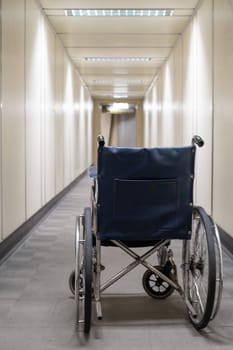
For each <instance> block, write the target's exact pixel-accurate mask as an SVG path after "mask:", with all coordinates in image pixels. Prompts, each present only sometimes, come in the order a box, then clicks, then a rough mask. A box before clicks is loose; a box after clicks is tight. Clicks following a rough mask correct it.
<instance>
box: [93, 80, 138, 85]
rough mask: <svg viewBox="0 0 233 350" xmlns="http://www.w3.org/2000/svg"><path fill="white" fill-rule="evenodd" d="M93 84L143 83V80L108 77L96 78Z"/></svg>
mask: <svg viewBox="0 0 233 350" xmlns="http://www.w3.org/2000/svg"><path fill="white" fill-rule="evenodd" d="M93 83H94V84H98V85H102V84H103V85H109V84H111V85H112V84H114V85H125V84H143V83H144V82H143V80H141V79H125V80H108V79H106V80H105V79H96V80H93Z"/></svg>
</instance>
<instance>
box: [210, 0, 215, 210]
mask: <svg viewBox="0 0 233 350" xmlns="http://www.w3.org/2000/svg"><path fill="white" fill-rule="evenodd" d="M214 8H215V1H214V0H212V115H211V117H212V145H211V147H212V152H211V208H210V210H211V216H213V215H214V126H215V125H214V121H215V120H214V94H215V89H214V81H215V75H214V65H215V59H214V50H215V45H214V38H215V35H214V34H215V33H214V31H215V27H214V23H215V21H214Z"/></svg>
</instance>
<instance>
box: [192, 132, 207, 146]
mask: <svg viewBox="0 0 233 350" xmlns="http://www.w3.org/2000/svg"><path fill="white" fill-rule="evenodd" d="M192 144H193V145H195V144H196V145H197V146H198V147H203V146H204V144H205V143H204V140H203V139H202V138H201V137H200V136H198V135H194V136H193V138H192Z"/></svg>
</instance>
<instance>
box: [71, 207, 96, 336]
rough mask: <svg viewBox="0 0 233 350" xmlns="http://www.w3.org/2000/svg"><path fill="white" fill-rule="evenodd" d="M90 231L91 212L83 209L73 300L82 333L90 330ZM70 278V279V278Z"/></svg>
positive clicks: (77, 231) (88, 209)
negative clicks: (81, 325)
mask: <svg viewBox="0 0 233 350" xmlns="http://www.w3.org/2000/svg"><path fill="white" fill-rule="evenodd" d="M92 269H93V268H92V230H91V210H90V208H85V209H84V217H83V237H82V236H81V235H80V234H79V230H76V265H75V300H76V309H77V325H78V327H79V326H80V324H81V323H84V328H83V330H84V333H86V334H88V333H89V332H90V328H91V309H92ZM71 278H72V277H71Z"/></svg>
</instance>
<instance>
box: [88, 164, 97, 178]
mask: <svg viewBox="0 0 233 350" xmlns="http://www.w3.org/2000/svg"><path fill="white" fill-rule="evenodd" d="M88 176H89V177H90V178H92V179H93V178H94V179H96V178H97V167H96V166H95V165H91V166H90V167H89V168H88Z"/></svg>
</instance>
